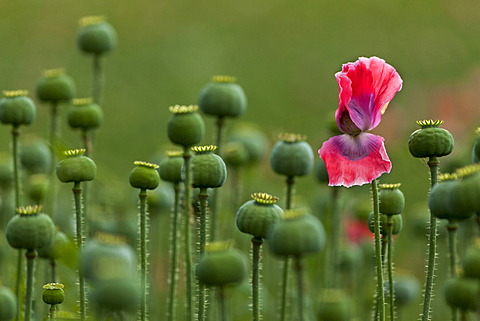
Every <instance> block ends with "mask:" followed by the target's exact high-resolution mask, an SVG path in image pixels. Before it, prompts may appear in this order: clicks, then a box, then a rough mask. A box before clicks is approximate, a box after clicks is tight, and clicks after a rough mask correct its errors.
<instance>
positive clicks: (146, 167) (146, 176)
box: [130, 161, 160, 189]
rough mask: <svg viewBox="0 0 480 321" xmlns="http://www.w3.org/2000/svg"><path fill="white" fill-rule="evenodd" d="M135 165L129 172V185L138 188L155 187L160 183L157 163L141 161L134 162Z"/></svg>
mask: <svg viewBox="0 0 480 321" xmlns="http://www.w3.org/2000/svg"><path fill="white" fill-rule="evenodd" d="M134 164H135V165H136V167H135V168H134V169H133V170H132V172H131V173H130V185H131V186H132V187H134V188H139V189H155V188H157V186H158V184H159V183H160V175H159V174H158V171H157V168H158V165H156V164H152V163H146V162H141V161H136V162H134Z"/></svg>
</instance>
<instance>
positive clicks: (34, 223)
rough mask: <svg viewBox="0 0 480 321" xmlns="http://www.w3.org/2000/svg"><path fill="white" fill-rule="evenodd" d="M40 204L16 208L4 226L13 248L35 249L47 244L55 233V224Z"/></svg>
mask: <svg viewBox="0 0 480 321" xmlns="http://www.w3.org/2000/svg"><path fill="white" fill-rule="evenodd" d="M41 209H42V208H41V207H40V206H27V207H19V208H17V215H15V216H14V217H12V218H11V219H10V221H9V222H8V224H7V227H6V228H5V235H6V237H7V241H8V244H10V246H11V247H13V248H15V249H26V250H35V249H38V248H41V247H45V246H47V245H49V244H50V243H51V242H52V240H53V236H54V235H55V225H54V224H53V222H52V219H51V218H50V216H48V215H47V214H44V213H42V212H41Z"/></svg>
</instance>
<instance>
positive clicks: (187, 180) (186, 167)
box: [183, 147, 195, 320]
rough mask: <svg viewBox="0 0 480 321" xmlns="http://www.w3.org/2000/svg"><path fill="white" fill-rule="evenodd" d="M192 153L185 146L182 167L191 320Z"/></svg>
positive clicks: (187, 288) (189, 313) (192, 313)
mask: <svg viewBox="0 0 480 321" xmlns="http://www.w3.org/2000/svg"><path fill="white" fill-rule="evenodd" d="M191 157H192V154H191V151H190V148H189V147H185V148H184V151H183V162H184V164H183V168H184V174H185V181H184V184H185V189H184V190H185V206H184V210H185V225H184V228H185V230H184V234H185V240H184V241H185V247H184V249H185V274H186V307H187V312H186V320H193V315H194V311H193V307H194V306H195V303H194V296H193V268H192V231H191V213H192V204H191V201H190V198H191V193H192V187H191V184H190V182H191V178H190V172H191V171H190V160H191Z"/></svg>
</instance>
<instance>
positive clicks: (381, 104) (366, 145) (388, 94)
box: [318, 57, 402, 187]
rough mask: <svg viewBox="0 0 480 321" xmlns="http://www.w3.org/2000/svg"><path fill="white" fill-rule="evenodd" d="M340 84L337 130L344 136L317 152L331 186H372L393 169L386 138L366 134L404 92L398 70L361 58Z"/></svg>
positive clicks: (341, 75)
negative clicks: (377, 179) (395, 97)
mask: <svg viewBox="0 0 480 321" xmlns="http://www.w3.org/2000/svg"><path fill="white" fill-rule="evenodd" d="M335 78H336V79H337V83H338V91H339V93H338V109H337V111H336V113H335V118H336V121H337V126H338V128H339V129H340V130H341V131H342V132H343V133H345V134H343V135H339V136H334V137H332V138H330V139H329V140H328V141H326V142H324V143H323V145H322V148H320V150H319V151H318V153H319V155H320V157H321V158H322V159H323V161H324V162H325V166H326V168H327V172H328V177H329V184H328V185H330V186H346V187H350V186H353V185H363V184H365V183H371V182H372V181H373V180H374V179H376V178H378V177H380V175H382V174H383V173H389V172H390V169H391V168H392V164H391V162H390V159H389V158H388V155H387V151H386V150H385V146H384V144H383V141H384V139H383V137H381V136H376V135H373V134H370V133H366V131H369V130H371V129H373V128H375V127H377V126H378V124H379V123H380V120H381V118H382V115H383V113H384V112H385V110H386V109H387V106H388V103H389V102H390V101H391V100H392V99H393V97H394V96H395V94H396V93H397V92H398V91H400V89H402V79H401V78H400V75H399V74H398V73H397V71H396V70H395V68H393V67H392V66H390V65H389V64H387V63H386V62H385V60H383V59H380V58H378V57H371V58H365V57H361V58H359V59H358V60H357V61H356V62H349V63H347V64H344V65H343V66H342V71H340V72H338V73H336V74H335Z"/></svg>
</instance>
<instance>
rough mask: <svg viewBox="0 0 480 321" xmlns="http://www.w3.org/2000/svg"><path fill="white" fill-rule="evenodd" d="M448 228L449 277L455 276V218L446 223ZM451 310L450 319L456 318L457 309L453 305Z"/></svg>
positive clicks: (456, 225) (453, 320) (456, 228)
mask: <svg viewBox="0 0 480 321" xmlns="http://www.w3.org/2000/svg"><path fill="white" fill-rule="evenodd" d="M447 230H448V249H449V258H450V277H451V278H454V277H456V276H457V272H456V270H457V244H456V243H457V230H458V224H457V222H455V220H450V221H449V222H448V225H447ZM451 311H452V321H457V320H458V309H457V308H455V307H453V306H452V308H451Z"/></svg>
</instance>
